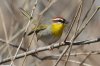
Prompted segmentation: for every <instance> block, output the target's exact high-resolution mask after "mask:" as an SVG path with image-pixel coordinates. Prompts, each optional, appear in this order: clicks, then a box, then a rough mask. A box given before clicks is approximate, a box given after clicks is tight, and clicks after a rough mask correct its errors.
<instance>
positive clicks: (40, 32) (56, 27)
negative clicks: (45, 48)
mask: <svg viewBox="0 0 100 66" xmlns="http://www.w3.org/2000/svg"><path fill="white" fill-rule="evenodd" d="M68 23H69V22H68V21H66V19H65V18H63V17H55V18H52V23H51V24H49V25H40V26H38V27H37V28H36V29H35V28H33V29H32V30H31V31H30V32H29V33H28V36H30V35H32V34H33V33H34V32H35V33H36V37H37V41H38V40H41V41H42V42H43V43H45V44H46V45H51V44H53V43H55V42H57V41H58V40H59V39H60V38H61V36H62V33H63V31H64V28H65V24H66V25H68Z"/></svg>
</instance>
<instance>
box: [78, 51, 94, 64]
mask: <svg viewBox="0 0 100 66" xmlns="http://www.w3.org/2000/svg"><path fill="white" fill-rule="evenodd" d="M92 53H93V52H90V53H89V54H88V55H87V56H86V58H85V59H84V60H83V61H82V62H81V63H80V66H82V65H83V63H84V62H85V61H86V60H87V59H88V58H89V57H90V55H91V54H92Z"/></svg>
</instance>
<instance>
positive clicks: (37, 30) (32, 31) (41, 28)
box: [28, 25, 47, 35]
mask: <svg viewBox="0 0 100 66" xmlns="http://www.w3.org/2000/svg"><path fill="white" fill-rule="evenodd" d="M46 28H47V25H39V26H38V27H37V28H33V29H32V30H31V31H30V32H29V33H28V35H31V34H33V33H34V32H35V33H36V34H37V33H38V32H39V31H41V30H44V29H46Z"/></svg>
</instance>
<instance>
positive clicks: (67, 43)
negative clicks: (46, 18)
mask: <svg viewBox="0 0 100 66" xmlns="http://www.w3.org/2000/svg"><path fill="white" fill-rule="evenodd" d="M2 42H3V41H2ZM96 42H100V38H96V39H93V40H85V41H78V42H73V46H76V45H86V44H92V43H96ZM65 45H70V42H69V41H66V42H65V43H63V44H59V43H57V44H54V45H53V47H54V48H59V47H61V46H65ZM50 46H51V45H49V46H45V47H40V48H37V49H33V50H30V51H28V52H25V53H22V54H18V55H17V56H16V57H15V59H19V58H22V57H24V56H25V55H26V56H29V55H31V54H35V53H38V52H42V51H47V50H50ZM13 57H14V56H13ZM11 58H12V57H9V58H6V59H4V60H2V61H1V62H0V64H3V63H6V62H9V61H11Z"/></svg>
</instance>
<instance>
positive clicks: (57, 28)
mask: <svg viewBox="0 0 100 66" xmlns="http://www.w3.org/2000/svg"><path fill="white" fill-rule="evenodd" d="M51 29H52V34H53V35H54V36H56V37H60V36H61V35H62V32H63V29H64V24H62V23H53V24H52V28H51Z"/></svg>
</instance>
